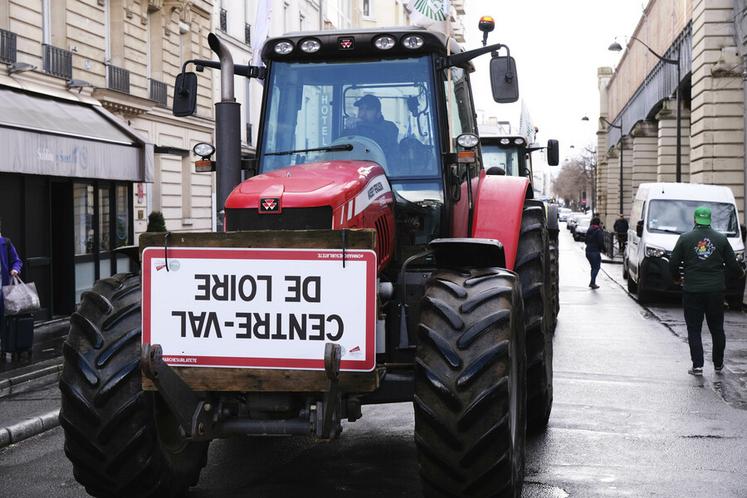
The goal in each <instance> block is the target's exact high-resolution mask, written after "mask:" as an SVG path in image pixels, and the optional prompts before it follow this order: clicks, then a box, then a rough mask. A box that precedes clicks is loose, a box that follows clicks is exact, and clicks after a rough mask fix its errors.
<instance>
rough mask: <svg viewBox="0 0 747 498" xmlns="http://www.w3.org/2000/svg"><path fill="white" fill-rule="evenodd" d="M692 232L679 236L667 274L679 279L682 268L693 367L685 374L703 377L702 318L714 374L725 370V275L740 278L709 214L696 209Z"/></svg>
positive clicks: (732, 257)
mask: <svg viewBox="0 0 747 498" xmlns="http://www.w3.org/2000/svg"><path fill="white" fill-rule="evenodd" d="M694 217H695V228H693V229H692V230H691V231H689V232H687V233H683V234H682V235H680V237H679V239H678V240H677V244H676V245H675V246H674V250H673V251H672V257H671V258H670V259H669V272H670V273H671V275H672V276H673V277H674V278H675V279H678V278H679V274H680V270H679V267H680V265H683V266H684V282H683V286H682V291H683V292H682V308H683V309H684V312H685V323H686V324H687V342H688V343H689V344H690V358H691V359H692V362H693V366H692V368H691V369H690V370H688V373H690V374H692V375H703V342H702V340H701V335H700V334H701V330H702V327H703V317H704V316H705V319H706V322H708V329H709V330H710V331H711V337H712V338H713V367H714V369H715V370H716V373H717V374H720V373H721V370H722V369H723V368H724V349H726V336H725V335H724V290H725V289H726V279H725V276H724V271H725V270H726V271H728V272H730V273H736V274H737V275H741V274H742V268H741V267H740V266H739V264H738V263H737V259H736V257H735V256H734V251H733V250H732V248H731V245H730V244H729V241H728V239H727V238H726V236H725V235H724V234H722V233H720V232H717V231H716V230H713V229H712V228H711V210H710V209H709V208H708V207H704V206H701V207H699V208H697V209H695V216H694Z"/></svg>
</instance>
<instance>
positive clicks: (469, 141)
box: [457, 133, 480, 149]
mask: <svg viewBox="0 0 747 498" xmlns="http://www.w3.org/2000/svg"><path fill="white" fill-rule="evenodd" d="M479 142H480V139H479V138H477V135H473V134H472V133H462V134H461V135H459V136H458V137H457V143H458V144H459V145H460V146H461V147H464V148H465V149H471V148H473V147H476V146H477V144H478V143H479Z"/></svg>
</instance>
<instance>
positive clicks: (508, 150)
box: [481, 144, 521, 176]
mask: <svg viewBox="0 0 747 498" xmlns="http://www.w3.org/2000/svg"><path fill="white" fill-rule="evenodd" d="M481 149H482V162H483V166H484V167H485V169H486V170H487V169H490V168H491V167H493V166H498V167H499V168H502V169H503V171H505V172H506V175H507V176H520V175H521V172H520V168H519V150H518V149H517V148H516V147H500V146H498V145H493V144H490V145H485V144H483V145H482V147H481Z"/></svg>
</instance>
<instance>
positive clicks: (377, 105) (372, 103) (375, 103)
mask: <svg viewBox="0 0 747 498" xmlns="http://www.w3.org/2000/svg"><path fill="white" fill-rule="evenodd" d="M353 105H354V106H355V107H361V106H363V107H366V108H368V109H374V110H375V111H381V101H380V100H379V98H378V97H376V96H375V95H371V94H370V93H369V94H367V95H364V96H363V97H361V98H359V99H358V100H356V101H355V103H354V104H353Z"/></svg>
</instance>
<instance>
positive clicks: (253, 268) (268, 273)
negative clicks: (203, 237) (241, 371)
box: [142, 247, 376, 371]
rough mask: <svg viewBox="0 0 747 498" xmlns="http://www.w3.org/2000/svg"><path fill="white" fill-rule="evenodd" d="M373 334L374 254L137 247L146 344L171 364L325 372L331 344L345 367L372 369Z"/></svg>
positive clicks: (336, 251) (351, 251) (328, 250)
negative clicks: (140, 254)
mask: <svg viewBox="0 0 747 498" xmlns="http://www.w3.org/2000/svg"><path fill="white" fill-rule="evenodd" d="M166 251H167V252H168V254H166ZM343 259H344V264H343ZM375 335H376V253H375V252H374V251H370V250H346V251H345V252H344V253H343V251H341V250H332V249H246V248H186V247H174V248H168V249H164V248H154V247H149V248H147V249H145V250H144V251H143V333H142V338H143V339H142V340H143V344H159V345H161V347H162V349H163V359H164V361H165V362H166V363H167V364H169V365H174V366H195V367H244V368H283V369H289V368H290V369H304V370H324V346H325V344H326V343H328V342H331V343H335V344H339V345H340V346H341V348H342V361H341V363H340V369H341V370H343V371H370V370H372V369H373V368H374V366H375V358H376V351H375Z"/></svg>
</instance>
